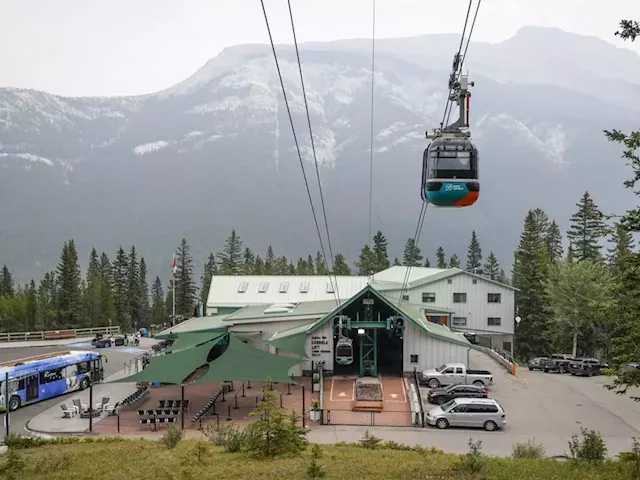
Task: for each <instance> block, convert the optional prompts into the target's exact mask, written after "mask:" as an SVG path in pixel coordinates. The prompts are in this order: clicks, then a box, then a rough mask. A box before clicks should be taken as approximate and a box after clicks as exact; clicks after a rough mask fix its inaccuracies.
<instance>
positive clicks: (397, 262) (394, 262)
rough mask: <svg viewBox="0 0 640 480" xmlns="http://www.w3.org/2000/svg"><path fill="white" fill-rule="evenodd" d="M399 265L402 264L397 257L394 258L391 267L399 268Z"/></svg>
mask: <svg viewBox="0 0 640 480" xmlns="http://www.w3.org/2000/svg"><path fill="white" fill-rule="evenodd" d="M401 265H402V264H401V263H400V259H399V258H398V257H395V258H394V259H393V266H394V267H399V266H401Z"/></svg>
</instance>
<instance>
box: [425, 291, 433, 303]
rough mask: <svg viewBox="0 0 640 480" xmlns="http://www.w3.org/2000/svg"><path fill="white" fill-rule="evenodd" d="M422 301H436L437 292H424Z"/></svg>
mask: <svg viewBox="0 0 640 480" xmlns="http://www.w3.org/2000/svg"><path fill="white" fill-rule="evenodd" d="M422 303H436V294H435V293H432V292H427V293H423V294H422Z"/></svg>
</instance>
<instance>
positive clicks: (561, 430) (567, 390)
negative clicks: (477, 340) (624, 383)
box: [309, 350, 640, 456]
mask: <svg viewBox="0 0 640 480" xmlns="http://www.w3.org/2000/svg"><path fill="white" fill-rule="evenodd" d="M470 359H471V362H470V363H471V365H470V366H471V367H472V368H477V369H483V370H490V371H491V372H492V373H493V374H494V385H493V387H492V388H491V389H490V391H489V393H490V397H492V398H495V399H497V400H498V402H500V404H501V405H502V407H503V408H504V409H505V412H506V415H507V422H508V423H507V426H506V428H505V429H504V430H503V431H498V432H485V431H483V430H475V429H462V428H461V429H454V428H450V429H448V430H437V429H435V428H433V427H428V428H426V429H406V428H405V429H400V428H375V427H374V428H371V427H370V428H369V430H371V432H372V433H373V434H374V435H376V436H378V437H381V438H384V439H385V440H394V441H396V442H400V443H405V444H409V445H414V444H419V445H423V446H425V447H432V446H433V447H437V448H441V449H443V450H444V451H446V452H451V453H465V452H467V451H468V446H467V441H468V440H469V437H473V438H474V439H478V440H482V442H483V447H484V451H485V453H487V454H490V455H499V456H508V455H510V454H511V451H512V448H513V444H514V443H517V442H526V441H527V440H528V439H535V441H536V442H537V443H542V444H543V445H544V446H545V449H546V451H547V454H548V455H563V454H565V453H568V451H569V449H568V446H567V441H568V440H569V439H570V437H571V435H572V434H574V433H580V428H581V427H583V428H587V429H594V430H598V431H600V433H601V434H602V436H603V437H604V439H605V442H606V443H607V446H608V448H609V454H610V455H615V454H617V453H619V452H621V451H629V450H630V447H631V437H633V436H635V437H640V403H636V402H634V401H633V400H631V399H630V398H629V397H628V396H625V397H623V396H619V395H615V394H614V393H613V392H611V391H609V390H606V389H605V388H604V387H603V385H604V384H605V383H607V382H608V381H609V379H608V378H607V377H604V376H599V377H591V378H587V377H572V376H571V375H569V374H564V375H560V374H553V373H543V372H537V371H535V372H530V371H528V370H527V369H526V368H525V369H519V370H518V375H517V376H516V377H514V376H513V375H511V374H509V373H508V372H507V371H506V370H505V369H504V368H503V367H501V366H499V365H498V364H497V363H495V361H494V360H493V359H491V358H490V357H488V356H486V355H485V354H483V353H480V352H477V351H475V350H472V351H471V358H470ZM631 393H632V394H636V395H638V394H639V392H638V391H636V392H631ZM425 407H427V408H429V407H431V408H432V407H433V406H431V405H427V406H425ZM365 430H367V428H366V427H346V426H345V427H340V426H338V427H320V428H318V429H316V430H313V431H312V432H311V433H310V435H309V439H310V440H311V441H314V442H319V443H333V442H336V441H346V442H353V441H358V440H359V439H360V438H361V437H362V435H363V434H364V432H365Z"/></svg>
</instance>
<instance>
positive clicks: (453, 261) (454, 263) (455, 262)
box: [449, 253, 460, 268]
mask: <svg viewBox="0 0 640 480" xmlns="http://www.w3.org/2000/svg"><path fill="white" fill-rule="evenodd" d="M449 268H460V259H459V258H458V255H456V254H455V253H454V254H453V255H451V258H450V259H449Z"/></svg>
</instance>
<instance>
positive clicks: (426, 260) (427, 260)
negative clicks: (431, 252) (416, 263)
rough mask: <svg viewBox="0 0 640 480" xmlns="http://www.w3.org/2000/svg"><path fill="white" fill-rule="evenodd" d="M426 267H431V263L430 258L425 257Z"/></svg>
mask: <svg viewBox="0 0 640 480" xmlns="http://www.w3.org/2000/svg"><path fill="white" fill-rule="evenodd" d="M424 266H425V267H427V268H428V267H430V266H431V262H430V261H429V258H427V257H424Z"/></svg>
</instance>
